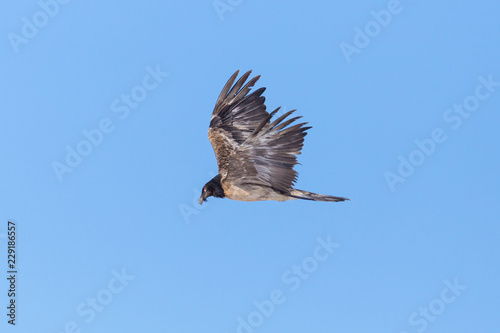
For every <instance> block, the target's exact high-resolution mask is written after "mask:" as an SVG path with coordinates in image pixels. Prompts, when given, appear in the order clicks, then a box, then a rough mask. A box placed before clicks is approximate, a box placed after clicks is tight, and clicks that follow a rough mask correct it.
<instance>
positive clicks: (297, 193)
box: [290, 189, 350, 202]
mask: <svg viewBox="0 0 500 333" xmlns="http://www.w3.org/2000/svg"><path fill="white" fill-rule="evenodd" d="M290 196H291V197H294V198H297V199H304V200H314V201H329V202H338V201H346V200H350V199H347V198H342V197H334V196H332V195H323V194H317V193H312V192H307V191H302V190H296V189H293V190H292V191H291V192H290Z"/></svg>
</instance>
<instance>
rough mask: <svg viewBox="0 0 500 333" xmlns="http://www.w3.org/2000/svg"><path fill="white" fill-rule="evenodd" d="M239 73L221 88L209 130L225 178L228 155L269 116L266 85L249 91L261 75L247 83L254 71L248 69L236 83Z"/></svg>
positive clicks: (220, 170) (221, 172) (209, 137)
mask: <svg viewBox="0 0 500 333" xmlns="http://www.w3.org/2000/svg"><path fill="white" fill-rule="evenodd" d="M238 73H239V71H236V73H234V74H233V75H232V76H231V78H230V79H229V80H228V81H227V83H226V85H225V86H224V88H223V89H222V91H221V93H220V95H219V98H218V99H217V102H216V104H215V108H214V111H213V113H212V118H211V120H210V128H209V129H208V139H209V140H210V143H211V144H212V148H213V149H214V152H215V157H216V158H217V164H218V167H219V174H220V175H221V176H222V178H224V177H225V176H226V175H227V169H228V163H229V156H230V155H231V154H232V153H233V151H234V150H235V149H236V148H237V147H238V146H239V145H240V144H242V143H243V142H244V141H245V140H246V139H247V138H248V137H249V136H250V134H252V133H253V132H254V130H255V129H256V128H257V127H258V126H259V125H260V124H261V123H262V121H263V120H264V119H267V117H268V116H269V113H268V112H267V111H266V105H265V104H264V102H265V98H264V96H262V93H263V92H264V90H266V88H260V89H257V90H255V91H254V92H253V93H251V94H248V93H249V92H250V89H251V88H252V87H253V85H254V84H255V82H257V80H258V79H259V78H260V75H259V76H256V77H254V78H252V79H251V80H249V81H248V82H247V83H246V84H245V82H246V80H247V79H248V77H249V76H250V73H251V71H248V72H246V73H245V74H243V75H242V76H241V78H240V79H239V80H238V81H237V82H236V83H234V81H235V80H236V77H237V76H238ZM233 83H234V85H233Z"/></svg>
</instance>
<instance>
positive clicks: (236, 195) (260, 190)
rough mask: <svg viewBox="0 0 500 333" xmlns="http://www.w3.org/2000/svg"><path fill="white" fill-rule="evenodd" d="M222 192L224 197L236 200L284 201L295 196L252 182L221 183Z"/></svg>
mask: <svg viewBox="0 0 500 333" xmlns="http://www.w3.org/2000/svg"><path fill="white" fill-rule="evenodd" d="M222 188H223V189H224V194H225V195H226V198H229V199H232V200H238V201H264V200H277V201H286V200H292V199H295V198H292V197H289V196H287V195H283V194H280V193H278V192H276V191H275V190H273V189H272V188H271V187H268V186H262V185H254V184H239V185H235V184H231V183H229V184H228V183H227V182H226V183H225V182H223V183H222Z"/></svg>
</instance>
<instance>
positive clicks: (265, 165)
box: [225, 108, 311, 194]
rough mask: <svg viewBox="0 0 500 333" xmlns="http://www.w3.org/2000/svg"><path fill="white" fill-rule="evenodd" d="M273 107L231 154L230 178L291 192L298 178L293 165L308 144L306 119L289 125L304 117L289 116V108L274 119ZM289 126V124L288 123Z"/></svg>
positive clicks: (227, 178)
mask: <svg viewBox="0 0 500 333" xmlns="http://www.w3.org/2000/svg"><path fill="white" fill-rule="evenodd" d="M278 110H279V108H278V109H276V110H275V111H273V112H272V113H271V114H270V115H269V116H268V117H267V118H265V119H263V120H262V122H261V124H260V125H259V126H258V127H257V128H255V130H254V131H253V132H252V133H251V134H250V136H249V137H248V138H247V139H246V140H245V141H244V142H243V143H242V144H241V145H240V146H238V147H237V148H236V149H235V150H233V151H232V153H231V155H230V157H229V166H228V174H227V177H226V180H225V181H226V182H231V183H232V184H234V185H237V186H243V187H244V185H245V184H254V185H261V186H270V187H272V188H273V189H275V190H277V191H280V192H282V193H284V194H287V193H290V191H291V189H292V186H293V184H294V183H295V181H296V179H297V172H296V171H295V170H294V169H293V167H294V166H295V164H297V155H299V154H300V151H301V149H302V146H303V145H304V137H305V136H306V134H307V133H306V131H307V130H308V129H309V128H311V127H304V125H305V124H306V123H301V124H296V125H293V126H288V125H290V124H291V123H293V122H294V121H295V120H297V119H299V118H301V117H294V118H291V119H286V118H287V117H288V116H289V115H291V114H292V113H293V112H294V111H295V110H292V111H289V112H287V113H285V114H284V115H282V116H281V117H279V118H278V119H276V120H274V121H273V122H272V123H270V119H271V117H272V116H273V115H275V114H276V112H277V111H278ZM287 126H288V127H287Z"/></svg>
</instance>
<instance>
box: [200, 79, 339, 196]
mask: <svg viewBox="0 0 500 333" xmlns="http://www.w3.org/2000/svg"><path fill="white" fill-rule="evenodd" d="M238 73H239V71H236V73H234V74H233V75H232V76H231V77H230V78H229V80H228V81H227V83H226V85H225V86H224V88H223V89H222V92H221V93H220V95H219V98H218V99H217V102H216V104H215V108H214V111H213V113H212V117H211V119H210V127H209V130H208V139H209V140H210V143H211V144H212V147H213V149H214V152H215V156H216V158H217V164H218V167H219V174H218V175H217V176H216V177H214V178H213V179H212V180H211V181H210V182H208V183H207V184H205V186H204V187H203V191H202V195H201V196H200V200H199V201H200V204H201V203H202V202H203V201H205V200H206V198H207V197H209V196H215V197H221V198H223V197H227V198H229V199H233V200H240V201H260V200H278V201H285V200H291V199H307V200H316V201H344V200H348V199H347V198H341V197H333V196H326V195H322V194H316V193H311V192H307V191H301V190H297V189H294V188H293V184H294V183H295V181H296V179H297V172H296V171H295V170H294V169H293V167H294V166H295V164H297V157H296V156H297V155H298V154H300V151H301V149H302V146H303V142H304V137H305V136H306V134H307V133H306V130H307V129H309V128H311V127H306V126H304V125H305V124H306V123H299V124H294V125H291V124H292V123H293V122H295V121H296V120H297V119H299V118H301V117H294V118H290V119H287V118H288V117H289V116H290V115H292V114H293V113H294V112H295V110H292V111H289V112H287V113H285V114H283V115H282V116H280V117H279V118H277V119H276V120H273V121H272V122H271V119H272V117H273V116H274V115H276V113H277V112H278V110H279V108H278V109H276V110H274V111H273V112H271V113H268V112H267V111H266V106H265V104H264V102H265V98H264V96H262V94H263V93H264V91H265V88H260V89H257V90H255V91H254V92H252V93H251V94H249V92H250V89H251V88H252V87H253V85H254V84H255V82H257V80H258V79H259V78H260V76H256V77H254V78H252V79H250V80H249V81H248V82H247V83H246V84H245V82H246V80H247V79H248V77H249V76H250V73H251V71H248V72H247V73H245V74H243V75H242V76H241V77H240V79H239V80H238V81H236V83H234V81H235V80H236V77H237V76H238ZM233 83H234V85H233Z"/></svg>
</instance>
